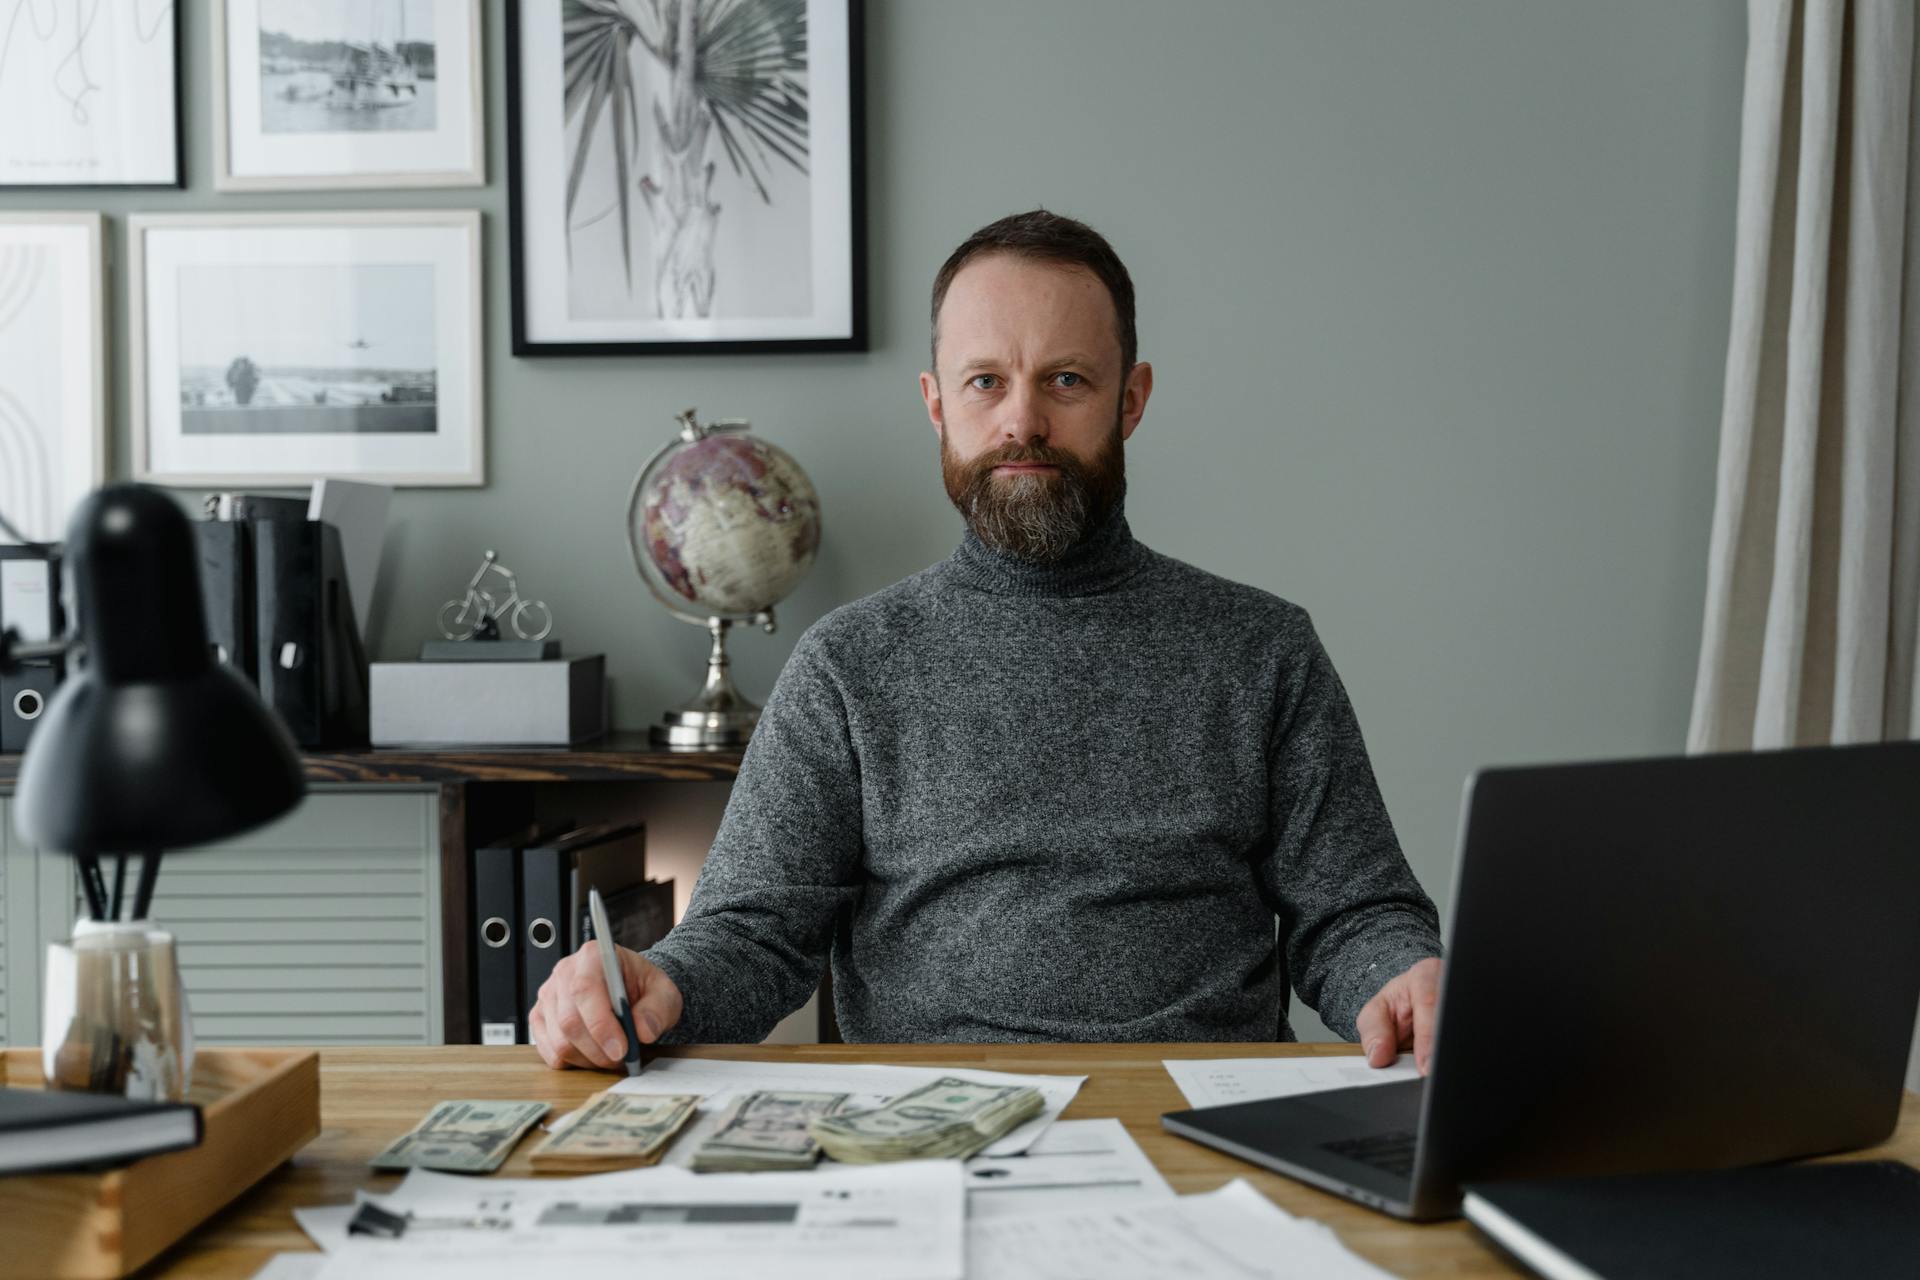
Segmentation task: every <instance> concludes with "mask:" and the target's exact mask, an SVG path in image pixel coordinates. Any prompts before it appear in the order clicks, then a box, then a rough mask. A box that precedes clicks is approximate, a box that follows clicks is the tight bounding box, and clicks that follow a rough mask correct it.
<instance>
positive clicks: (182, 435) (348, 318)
mask: <svg viewBox="0 0 1920 1280" xmlns="http://www.w3.org/2000/svg"><path fill="white" fill-rule="evenodd" d="M127 248H128V253H127V265H128V277H129V283H128V287H127V292H128V298H127V315H128V329H129V334H128V353H129V367H130V369H131V370H132V374H133V381H132V388H131V391H130V393H129V401H130V404H131V406H132V416H133V471H134V478H135V479H139V480H147V481H152V482H154V483H157V484H174V485H201V486H218V487H225V486H228V485H239V484H247V485H269V486H273V485H281V486H292V485H304V484H308V483H310V482H312V481H313V480H315V479H318V478H319V477H321V476H337V477H340V478H342V479H349V480H374V481H379V482H381V483H383V484H392V485H474V484H480V483H482V482H483V481H484V479H485V469H484V467H483V465H482V424H481V345H480V344H481V332H480V313H481V305H482V294H481V290H480V214H479V212H478V211H477V210H472V209H440V210H380V211H378V212H339V213H248V214H200V213H181V214H135V215H133V216H131V217H129V218H128V219H127Z"/></svg>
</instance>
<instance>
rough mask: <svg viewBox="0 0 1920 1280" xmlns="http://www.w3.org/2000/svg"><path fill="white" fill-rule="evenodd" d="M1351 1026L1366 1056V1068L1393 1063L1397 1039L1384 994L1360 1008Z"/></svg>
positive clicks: (1396, 1049) (1391, 1015) (1396, 1051)
mask: <svg viewBox="0 0 1920 1280" xmlns="http://www.w3.org/2000/svg"><path fill="white" fill-rule="evenodd" d="M1353 1025H1354V1029H1355V1030H1357V1031H1358V1032H1359V1033H1360V1048H1361V1050H1362V1051H1363V1052H1365V1053H1366V1055H1367V1065H1368V1066H1372V1067H1384V1066H1387V1065H1388V1064H1390V1063H1391V1062H1392V1061H1393V1059H1394V1055H1395V1054H1396V1053H1398V1052H1399V1037H1398V1036H1397V1035H1396V1034H1395V1033H1394V1026H1393V1013H1392V1012H1391V1010H1389V1009H1388V1007H1387V1000H1386V995H1385V993H1384V992H1383V993H1382V994H1380V995H1376V996H1375V997H1374V998H1373V999H1371V1000H1369V1001H1367V1003H1366V1004H1365V1005H1363V1006H1362V1007H1361V1009H1360V1016H1359V1017H1358V1018H1356V1019H1354V1024H1353Z"/></svg>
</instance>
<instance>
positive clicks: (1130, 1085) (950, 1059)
mask: <svg viewBox="0 0 1920 1280" xmlns="http://www.w3.org/2000/svg"><path fill="white" fill-rule="evenodd" d="M670 1052H675V1053H685V1054H690V1055H693V1056H698V1057H711V1058H735V1059H739V1058H749V1059H760V1060H765V1061H780V1062H900V1063H913V1064H919V1065H926V1066H943V1067H953V1068H956V1069H960V1070H965V1069H966V1068H969V1067H974V1068H981V1069H985V1070H990V1071H1024V1072H1040V1073H1046V1072H1058V1073H1063V1074H1075V1075H1078V1074H1084V1075H1086V1076H1087V1083H1086V1085H1085V1086H1084V1087H1083V1088H1082V1089H1081V1090H1080V1093H1079V1096H1078V1097H1076V1098H1075V1099H1074V1101H1073V1105H1072V1106H1071V1107H1068V1108H1067V1111H1066V1118H1067V1119H1086V1118H1091V1117H1099V1116H1117V1117H1119V1119H1120V1120H1121V1121H1123V1122H1124V1123H1125V1124H1126V1127H1127V1130H1128V1132H1129V1133H1131V1134H1132V1135H1133V1137H1134V1139H1135V1141H1137V1142H1139V1144H1140V1146H1141V1147H1142V1149H1144V1150H1145V1151H1146V1153H1147V1156H1148V1157H1149V1158H1150V1159H1151V1160H1152V1161H1153V1162H1154V1164H1156V1165H1158V1166H1159V1168H1160V1172H1161V1173H1162V1174H1164V1175H1165V1176H1166V1179H1167V1181H1168V1182H1169V1183H1171V1184H1172V1186H1173V1189H1174V1190H1175V1191H1176V1192H1178V1193H1180V1194H1183V1195H1185V1194H1190V1193H1192V1192H1197V1191H1211V1190H1213V1189H1214V1188H1215V1187H1218V1186H1221V1185H1222V1184H1224V1183H1226V1182H1227V1181H1229V1180H1230V1179H1233V1178H1236V1177H1241V1178H1246V1179H1247V1180H1248V1181H1249V1182H1251V1183H1253V1184H1254V1185H1255V1186H1256V1187H1258V1188H1259V1189H1260V1191H1261V1192H1262V1193H1264V1194H1265V1195H1266V1196H1267V1197H1268V1198H1269V1199H1271V1200H1272V1201H1273V1202H1274V1203H1275V1204H1277V1205H1279V1206H1280V1207H1281V1208H1282V1209H1285V1210H1286V1211H1287V1212H1289V1213H1293V1214H1299V1215H1302V1216H1306V1217H1312V1218H1318V1219H1321V1220H1322V1221H1325V1222H1327V1223H1329V1224H1331V1225H1332V1226H1333V1228H1334V1229H1335V1230H1336V1231H1338V1232H1339V1233H1340V1238H1341V1239H1342V1240H1344V1241H1346V1243H1347V1245H1348V1247H1350V1248H1352V1249H1353V1250H1354V1251H1355V1252H1356V1253H1359V1254H1360V1255H1361V1256H1362V1257H1365V1258H1368V1259H1371V1260H1372V1261H1374V1262H1376V1263H1378V1264H1379V1265H1380V1266H1382V1267H1384V1268H1386V1269H1387V1270H1388V1271H1390V1272H1392V1273H1394V1274H1395V1275H1400V1276H1447V1277H1450V1278H1451V1280H1472V1277H1484V1276H1524V1275H1526V1274H1528V1273H1527V1272H1525V1271H1523V1270H1521V1269H1519V1268H1517V1267H1515V1266H1513V1265H1512V1264H1510V1263H1508V1262H1506V1261H1504V1260H1503V1259H1501V1258H1499V1257H1498V1256H1496V1255H1495V1254H1494V1253H1493V1252H1492V1251H1491V1249H1490V1248H1489V1247H1488V1246H1487V1245H1485V1244H1484V1243H1482V1242H1481V1240H1480V1238H1479V1237H1478V1235H1477V1234H1476V1233H1475V1231H1474V1230H1473V1229H1472V1228H1471V1227H1469V1226H1468V1225H1467V1224H1466V1223H1464V1222H1459V1221H1455V1222H1447V1223H1437V1224H1432V1225H1427V1226H1411V1225H1408V1224H1406V1223H1402V1222H1398V1221H1396V1220H1394V1219H1392V1218H1388V1217H1386V1216H1385V1215H1382V1214H1378V1213H1374V1212H1372V1211H1371V1210H1368V1209H1363V1208H1361V1207H1360V1206H1358V1205H1355V1204H1351V1203H1349V1202H1348V1201H1345V1200H1341V1199H1338V1198H1337V1197H1334V1196H1330V1195H1327V1194H1324V1193H1323V1192H1320V1191H1316V1190H1314V1189H1313V1188H1311V1187H1308V1186H1305V1185H1304V1184H1301V1183H1297V1182H1293V1181H1290V1180H1288V1179H1286V1178H1282V1177H1280V1176H1279V1175H1278V1174H1272V1173H1268V1172H1266V1171H1265V1170H1264V1169H1260V1168H1257V1167H1256V1166H1254V1165H1250V1164H1245V1163H1242V1162H1241V1161H1238V1160H1235V1159H1233V1158H1231V1157H1229V1156H1225V1155H1222V1154H1220V1153H1219V1152H1216V1151H1214V1150H1212V1149H1210V1148H1208V1147H1202V1146H1199V1145H1198V1144H1196V1143H1192V1142H1188V1141H1186V1140H1185V1139H1182V1138H1176V1137H1174V1136H1173V1135H1172V1134H1169V1133H1167V1132H1166V1131H1165V1130H1163V1129H1162V1128H1161V1127H1160V1115H1161V1113H1162V1112H1165V1111H1174V1110H1178V1109H1180V1108H1182V1107H1184V1106H1185V1105H1186V1103H1185V1101H1184V1100H1183V1099H1182V1098H1181V1096H1180V1091H1179V1090H1178V1089H1176V1088H1175V1087H1174V1084H1173V1081H1172V1079H1171V1078H1170V1077H1168V1075H1167V1073H1166V1069H1165V1068H1164V1067H1162V1066H1161V1065H1160V1060H1161V1059H1162V1058H1237V1057H1257V1056H1266V1055H1271V1056H1274V1057H1283V1056H1287V1055H1290V1054H1341V1053H1353V1052H1356V1050H1355V1049H1354V1048H1353V1046H1350V1045H1330V1044H1329V1045H1305V1044H1303V1045H1247V1044H1182V1045H1151V1044H1150V1045H791V1046H766V1045H756V1046H733V1045H727V1046H702V1047H699V1048H695V1049H688V1050H673V1051H670ZM613 1079H614V1077H613V1076H612V1075H610V1074H608V1073H602V1072H583V1071H563V1072H556V1071H549V1070H547V1069H546V1067H545V1066H543V1065H542V1064H541V1062H540V1060H539V1058H538V1057H537V1056H536V1054H535V1052H534V1050H533V1049H531V1048H527V1047H518V1048H495V1049H481V1048H473V1047H467V1046H452V1045H449V1046H446V1047H444V1048H418V1049H326V1050H322V1051H321V1058H320V1099H321V1101H320V1106H321V1116H320V1120H321V1132H320V1136H319V1137H318V1138H317V1139H315V1140H314V1141H313V1142H312V1143H310V1144H309V1145H308V1146H307V1148H306V1150H304V1151H302V1152H301V1153H300V1154H299V1155H298V1156H296V1157H295V1158H294V1159H293V1160H292V1161H291V1162H290V1164H288V1165H287V1166H286V1167H283V1168H281V1169H278V1170H276V1171H275V1172H273V1173H271V1174H269V1175H268V1176H267V1178H266V1179H265V1180H264V1181H262V1182H261V1183H260V1184H259V1185H258V1186H256V1187H255V1188H254V1189H253V1190H252V1191H250V1192H249V1193H247V1194H246V1195H245V1196H243V1197H241V1198H240V1199H239V1200H238V1201H236V1202H235V1203H234V1204H233V1205H231V1206H229V1207H228V1208H227V1209H226V1211H225V1212H223V1213H221V1214H219V1215H218V1216H216V1217H214V1218H213V1219H212V1220H210V1221H209V1222H207V1223H206V1224H205V1225H204V1226H202V1227H201V1228H200V1230H198V1231H197V1232H195V1233H194V1234H193V1235H191V1236H189V1237H188V1238H187V1239H186V1240H185V1241H183V1242H182V1243H181V1244H180V1245H179V1246H177V1247H175V1248H174V1249H172V1250H170V1251H169V1252H167V1253H165V1254H162V1255H161V1256H160V1257H159V1258H158V1259H156V1260H155V1262H154V1264H153V1265H152V1266H151V1267H150V1268H148V1269H147V1271H145V1272H143V1273H142V1274H143V1275H145V1276H193V1277H223V1278H225V1277H232V1278H233V1280H243V1278H244V1277H249V1276H252V1275H253V1273H254V1272H255V1271H257V1270H258V1269H259V1268H260V1267H261V1266H263V1265H264V1264H265V1263H266V1260H267V1258H268V1257H269V1256H270V1255H271V1254H273V1253H276V1252H280V1251H283V1250H306V1249H311V1248H312V1245H310V1244H309V1243H308V1241H307V1238H306V1236H305V1235H303V1234H302V1233H301V1231H300V1228H299V1227H298V1226H297V1225H295V1223H294V1220H293V1214H292V1209H293V1208H294V1206H296V1205H316V1204H344V1203H347V1202H348V1201H350V1200H352V1199H353V1192H354V1189H355V1188H357V1187H362V1186H366V1187H373V1188H376V1189H384V1188H387V1187H391V1186H392V1185H394V1184H395V1183H396V1182H397V1181H398V1180H399V1176H400V1175H398V1174H378V1173H374V1172H373V1171H372V1170H370V1169H368V1168H367V1161H368V1160H369V1159H371V1158H372V1157H373V1155H374V1154H375V1153H376V1152H378V1151H379V1150H380V1149H381V1148H382V1147H384V1146H385V1145H386V1144H387V1143H388V1142H390V1141H392V1140H393V1139H394V1138H395V1137H397V1136H399V1135H400V1134H401V1133H404V1132H405V1131H406V1130H408V1129H410V1128H412V1127H413V1125H414V1123H415V1122H416V1121H418V1120H419V1119H420V1117H421V1116H423V1115H425V1114H426V1113H427V1110H428V1109H429V1108H430V1107H431V1106H432V1105H433V1104H434V1103H435V1102H437V1101H440V1100H442V1099H446V1098H532V1099H540V1100H542V1101H546V1102H550V1103H552V1104H553V1106H554V1109H555V1111H556V1112H561V1111H567V1110H571V1109H572V1108H573V1107H574V1106H576V1105H578V1104H579V1103H580V1102H581V1100H583V1099H584V1098H586V1096H587V1095H588V1094H590V1093H593V1092H595V1091H596V1090H599V1089H604V1088H605V1087H606V1086H607V1085H608V1084H609V1083H611V1082H612V1081H613ZM534 1145H535V1139H534V1138H532V1137H528V1138H526V1139H523V1140H522V1141H521V1144H520V1147H519V1148H518V1150H517V1151H516V1152H515V1153H514V1155H513V1156H512V1158H510V1159H509V1160H508V1161H507V1163H506V1165H505V1166H504V1167H503V1168H502V1169H501V1173H502V1174H503V1175H509V1176H514V1177H526V1176H529V1175H530V1174H531V1173H532V1169H531V1167H530V1166H529V1165H528V1164H527V1155H528V1153H529V1152H530V1151H531V1150H532V1148H533V1147H534ZM1869 1157H1874V1158H1887V1157H1891V1158H1894V1159H1901V1160H1906V1161H1908V1162H1910V1163H1920V1096H1916V1095H1913V1094H1909V1095H1908V1096H1907V1099H1906V1105H1905V1106H1904V1108H1903V1109H1902V1111H1901V1114H1900V1127H1899V1129H1898V1131H1897V1132H1896V1133H1895V1134H1894V1138H1893V1141H1891V1142H1889V1143H1887V1144H1886V1145H1885V1146H1883V1147H1878V1148H1875V1149H1873V1150H1871V1151H1862V1152H1856V1153H1854V1154H1853V1155H1852V1156H1850V1157H1842V1158H1851V1159H1864V1158H1869Z"/></svg>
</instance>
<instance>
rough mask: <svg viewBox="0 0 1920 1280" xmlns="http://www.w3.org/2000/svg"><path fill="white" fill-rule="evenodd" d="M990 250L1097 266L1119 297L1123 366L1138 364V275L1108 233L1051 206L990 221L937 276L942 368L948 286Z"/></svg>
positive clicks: (935, 348)
mask: <svg viewBox="0 0 1920 1280" xmlns="http://www.w3.org/2000/svg"><path fill="white" fill-rule="evenodd" d="M989 253H1016V254H1019V255H1020V256H1021V257H1023V258H1037V259H1039V260H1041V261H1043V262H1062V263H1066V264H1068V265H1070V266H1076V267H1085V268H1086V269H1087V270H1088V271H1091V272H1093V274H1094V275H1095V276H1097V277H1099V279H1100V283H1101V284H1104V285H1105V286H1107V293H1108V295H1109V296H1111V297H1112V299H1113V312H1114V316H1115V318H1116V319H1117V320H1118V321H1119V328H1120V370H1121V372H1122V373H1124V372H1126V371H1127V370H1129V369H1131V368H1133V361H1134V356H1135V355H1136V354H1138V351H1139V337H1138V335H1137V334H1136V333H1135V332H1134V327H1133V278H1132V277H1131V276H1129V275H1128V274H1127V267H1126V264H1125V263H1123V262H1121V261H1120V255H1119V254H1117V253H1115V252H1114V251H1113V246H1112V245H1110V244H1108V243H1107V239H1106V237H1105V236H1103V235H1101V234H1100V233H1099V232H1098V231H1095V230H1094V229H1093V228H1092V227H1090V226H1088V225H1087V224H1086V223H1084V222H1079V221H1076V220H1074V219H1073V218H1064V217H1061V216H1060V215H1059V214H1057V213H1049V212H1048V211H1047V210H1045V209H1030V210H1028V211H1027V212H1026V213H1010V214H1008V215H1007V216H1006V217H1004V218H1001V219H999V220H998V221H995V222H989V223H988V224H987V225H986V226H984V227H982V228H980V229H979V230H978V231H976V232H974V233H973V234H972V235H970V236H968V237H967V238H966V239H965V240H964V241H962V242H961V245H960V247H959V248H958V249H955V250H954V251H953V253H952V254H951V255H949V256H948V258H947V260H946V262H945V263H944V264H943V265H942V266H941V268H940V273H939V274H938V275H936V276H934V278H933V313H932V314H933V339H932V352H931V358H932V360H933V362H934V365H933V367H934V372H935V373H936V374H937V373H938V372H939V369H940V363H939V362H940V304H941V303H943V302H945V301H946V300H947V286H948V285H951V284H952V283H953V278H954V277H955V276H956V275H959V274H960V268H962V267H964V266H966V265H967V263H969V262H971V261H973V260H974V259H975V258H978V257H980V256H982V255H984V254H989Z"/></svg>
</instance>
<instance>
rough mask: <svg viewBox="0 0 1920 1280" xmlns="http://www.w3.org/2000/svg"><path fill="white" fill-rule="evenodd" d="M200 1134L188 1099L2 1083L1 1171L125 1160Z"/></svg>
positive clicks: (196, 1111)
mask: <svg viewBox="0 0 1920 1280" xmlns="http://www.w3.org/2000/svg"><path fill="white" fill-rule="evenodd" d="M200 1136H201V1117H200V1108H199V1107H197V1106H195V1105H193V1104H192V1103H190V1102H134V1101H130V1100H128V1099H126V1098H122V1097H117V1096H114V1095H110V1094H99V1093H77V1092H65V1091H61V1090H53V1089H7V1088H0V1173H24V1172H28V1171H30V1170H35V1169H64V1168H72V1167H75V1166H78V1165H86V1164H100V1163H103V1162H119V1161H125V1160H130V1159H134V1158H137V1157H140V1156H146V1155H152V1154H154V1153H156V1152H161V1151H178V1150H180V1149H181V1148H183V1147H191V1146H197V1145H198V1144H199V1142H200Z"/></svg>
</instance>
